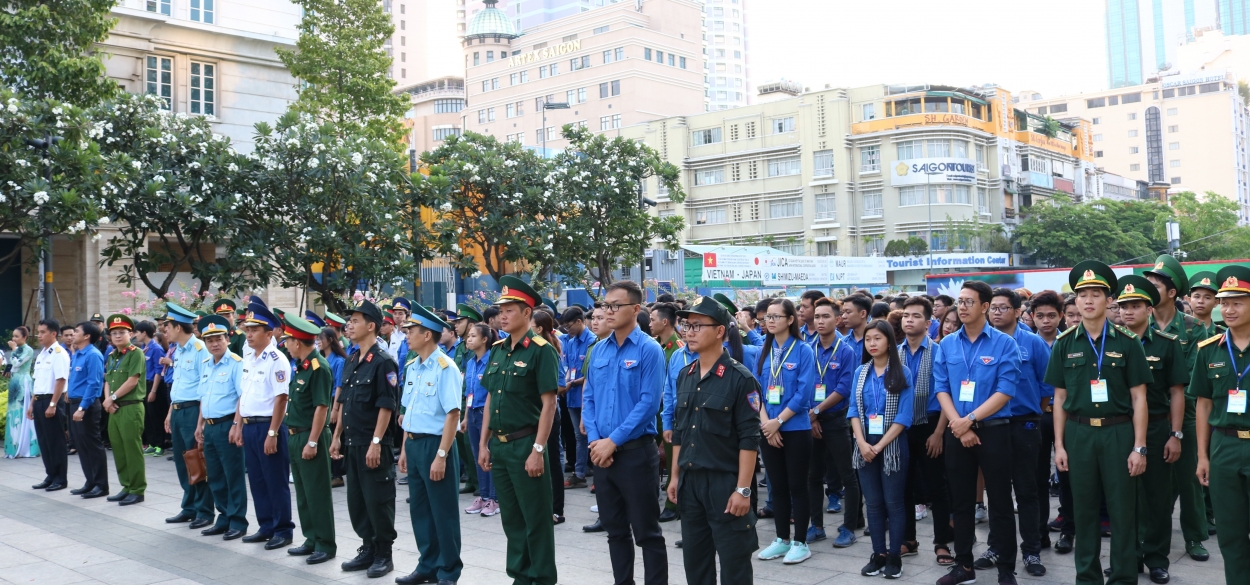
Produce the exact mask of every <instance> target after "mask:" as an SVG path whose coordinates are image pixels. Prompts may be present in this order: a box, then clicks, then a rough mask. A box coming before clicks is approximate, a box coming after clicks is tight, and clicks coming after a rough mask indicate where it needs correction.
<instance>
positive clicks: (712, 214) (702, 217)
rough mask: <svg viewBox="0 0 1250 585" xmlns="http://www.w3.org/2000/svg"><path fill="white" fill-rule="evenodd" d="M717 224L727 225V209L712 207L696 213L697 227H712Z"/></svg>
mask: <svg viewBox="0 0 1250 585" xmlns="http://www.w3.org/2000/svg"><path fill="white" fill-rule="evenodd" d="M717 223H725V207H724V206H721V207H710V208H708V209H700V210H697V211H695V212H694V224H695V225H712V224H717Z"/></svg>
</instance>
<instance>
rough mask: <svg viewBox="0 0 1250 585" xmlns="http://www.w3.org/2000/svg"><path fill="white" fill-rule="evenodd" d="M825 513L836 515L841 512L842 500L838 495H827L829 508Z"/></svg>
mask: <svg viewBox="0 0 1250 585" xmlns="http://www.w3.org/2000/svg"><path fill="white" fill-rule="evenodd" d="M825 511H826V512H830V513H833V514H837V513H838V512H841V511H842V498H840V497H838V494H829V507H828V508H825Z"/></svg>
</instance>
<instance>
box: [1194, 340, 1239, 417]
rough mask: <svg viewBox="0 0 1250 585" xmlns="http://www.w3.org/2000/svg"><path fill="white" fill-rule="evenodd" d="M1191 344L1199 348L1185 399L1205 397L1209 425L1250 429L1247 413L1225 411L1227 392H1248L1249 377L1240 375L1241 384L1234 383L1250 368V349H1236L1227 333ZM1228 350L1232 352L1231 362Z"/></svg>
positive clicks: (1226, 409)
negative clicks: (1209, 409) (1209, 402)
mask: <svg viewBox="0 0 1250 585" xmlns="http://www.w3.org/2000/svg"><path fill="white" fill-rule="evenodd" d="M1194 345H1197V346H1201V347H1199V348H1198V351H1197V352H1196V360H1197V366H1196V367H1195V368H1194V370H1193V374H1192V376H1191V377H1190V380H1189V389H1188V390H1187V391H1186V392H1187V394H1188V396H1189V397H1191V398H1206V399H1208V400H1210V401H1211V402H1212V404H1211V416H1210V418H1209V419H1208V422H1210V423H1211V426H1213V427H1219V428H1228V429H1233V430H1246V429H1250V410H1247V412H1245V413H1237V412H1229V411H1228V395H1229V394H1228V393H1229V391H1230V390H1236V389H1240V390H1250V374H1248V375H1245V376H1243V377H1242V378H1241V383H1240V384H1238V381H1237V375H1238V374H1241V373H1242V372H1244V371H1245V370H1246V367H1247V366H1250V351H1247V349H1250V348H1240V347H1237V345H1236V344H1234V343H1233V342H1232V335H1230V334H1228V333H1224V334H1223V335H1220V336H1218V337H1212V338H1207V339H1206V340H1205V341H1201V342H1198V343H1195V344H1194ZM1230 345H1231V346H1232V347H1231V348H1230V347H1229V346H1230ZM1229 349H1232V357H1231V359H1230V357H1229Z"/></svg>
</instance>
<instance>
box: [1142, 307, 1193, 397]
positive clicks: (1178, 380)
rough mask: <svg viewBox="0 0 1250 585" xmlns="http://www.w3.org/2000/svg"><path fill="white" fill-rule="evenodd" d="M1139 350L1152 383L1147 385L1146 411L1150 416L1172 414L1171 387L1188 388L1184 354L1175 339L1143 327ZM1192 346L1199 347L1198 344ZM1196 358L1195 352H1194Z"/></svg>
mask: <svg viewBox="0 0 1250 585" xmlns="http://www.w3.org/2000/svg"><path fill="white" fill-rule="evenodd" d="M1140 339H1141V343H1142V351H1144V352H1146V365H1148V366H1150V377H1151V378H1153V380H1152V381H1151V382H1150V383H1149V384H1146V410H1147V412H1149V413H1150V415H1151V416H1155V415H1159V414H1167V413H1168V412H1170V411H1171V405H1172V386H1188V385H1189V365H1188V362H1187V361H1186V359H1185V351H1184V350H1183V349H1181V344H1180V342H1179V341H1177V339H1176V336H1175V335H1172V334H1171V333H1165V332H1163V331H1159V330H1156V329H1154V328H1153V327H1147V328H1146V334H1145V335H1143V336H1142V337H1141V338H1140ZM1193 346H1194V347H1195V348H1196V347H1198V344H1197V343H1194V344H1193ZM1195 355H1196V352H1195Z"/></svg>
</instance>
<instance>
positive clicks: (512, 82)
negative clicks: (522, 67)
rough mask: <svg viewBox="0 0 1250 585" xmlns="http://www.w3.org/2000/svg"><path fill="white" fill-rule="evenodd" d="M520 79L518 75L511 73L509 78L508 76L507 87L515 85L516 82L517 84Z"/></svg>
mask: <svg viewBox="0 0 1250 585" xmlns="http://www.w3.org/2000/svg"><path fill="white" fill-rule="evenodd" d="M520 79H521V76H520V74H517V73H513V74H511V75H509V76H508V85H517V82H518V81H519V80H520Z"/></svg>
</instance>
